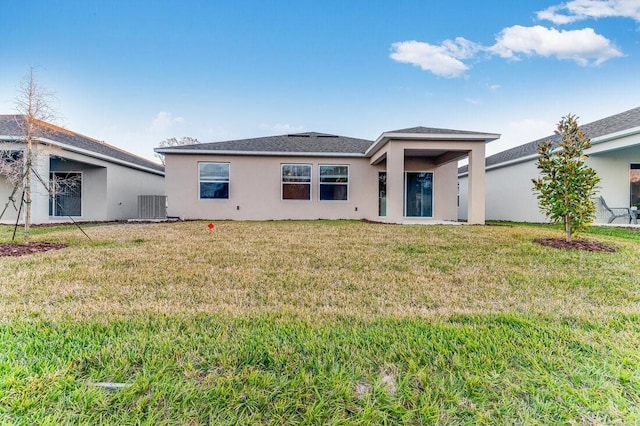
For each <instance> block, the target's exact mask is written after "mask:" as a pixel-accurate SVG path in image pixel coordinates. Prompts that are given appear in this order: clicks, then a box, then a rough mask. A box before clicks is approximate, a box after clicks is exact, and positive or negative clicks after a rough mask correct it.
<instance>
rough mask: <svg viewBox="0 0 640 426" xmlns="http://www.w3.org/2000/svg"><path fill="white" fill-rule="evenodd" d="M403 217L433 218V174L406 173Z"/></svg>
mask: <svg viewBox="0 0 640 426" xmlns="http://www.w3.org/2000/svg"><path fill="white" fill-rule="evenodd" d="M404 199H405V209H404V215H405V217H433V173H431V172H407V173H406V176H405V198H404Z"/></svg>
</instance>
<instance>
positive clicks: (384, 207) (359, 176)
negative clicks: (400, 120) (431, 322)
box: [156, 127, 499, 224]
mask: <svg viewBox="0 0 640 426" xmlns="http://www.w3.org/2000/svg"><path fill="white" fill-rule="evenodd" d="M498 138H499V135H497V134H491V133H482V132H469V131H459V130H448V129H434V128H425V127H415V128H411V129H403V130H396V131H392V132H385V133H383V134H382V135H380V137H379V138H378V139H377V140H375V141H369V140H363V139H355V138H349V137H344V136H335V135H328V134H323V133H314V132H309V133H298V134H291V135H282V136H271V137H261V138H254V139H244V140H234V141H225V142H215V143H205V144H198V145H187V146H176V147H163V148H156V152H158V153H161V154H163V155H165V168H166V194H167V197H168V205H169V207H168V214H169V215H170V216H178V217H181V218H183V219H234V220H283V219H368V220H374V221H381V222H389V223H415V222H421V221H455V220H457V219H458V213H457V170H458V160H460V159H464V158H468V159H469V164H470V170H471V172H470V182H471V186H472V188H473V190H472V191H471V197H470V200H469V203H468V211H467V212H466V215H467V217H468V218H469V222H470V223H478V224H482V223H484V153H485V143H486V142H488V141H492V140H495V139H498Z"/></svg>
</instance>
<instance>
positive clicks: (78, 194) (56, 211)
mask: <svg viewBox="0 0 640 426" xmlns="http://www.w3.org/2000/svg"><path fill="white" fill-rule="evenodd" d="M49 190H50V196H49V216H55V217H60V216H76V217H80V216H82V173H80V172H51V173H49Z"/></svg>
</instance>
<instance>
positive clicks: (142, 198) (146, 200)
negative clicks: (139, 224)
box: [138, 195, 167, 219]
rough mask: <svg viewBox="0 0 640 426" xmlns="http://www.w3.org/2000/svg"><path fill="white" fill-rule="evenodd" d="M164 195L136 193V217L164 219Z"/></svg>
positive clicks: (165, 213)
mask: <svg viewBox="0 0 640 426" xmlns="http://www.w3.org/2000/svg"><path fill="white" fill-rule="evenodd" d="M166 218H167V196H166V195H138V219H166Z"/></svg>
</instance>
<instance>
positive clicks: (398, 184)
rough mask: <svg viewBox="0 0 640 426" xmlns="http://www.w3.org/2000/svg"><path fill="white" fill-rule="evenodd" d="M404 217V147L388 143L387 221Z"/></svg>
mask: <svg viewBox="0 0 640 426" xmlns="http://www.w3.org/2000/svg"><path fill="white" fill-rule="evenodd" d="M403 218H404V148H402V147H397V146H394V144H393V143H389V145H388V148H387V222H390V223H402V220H403Z"/></svg>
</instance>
